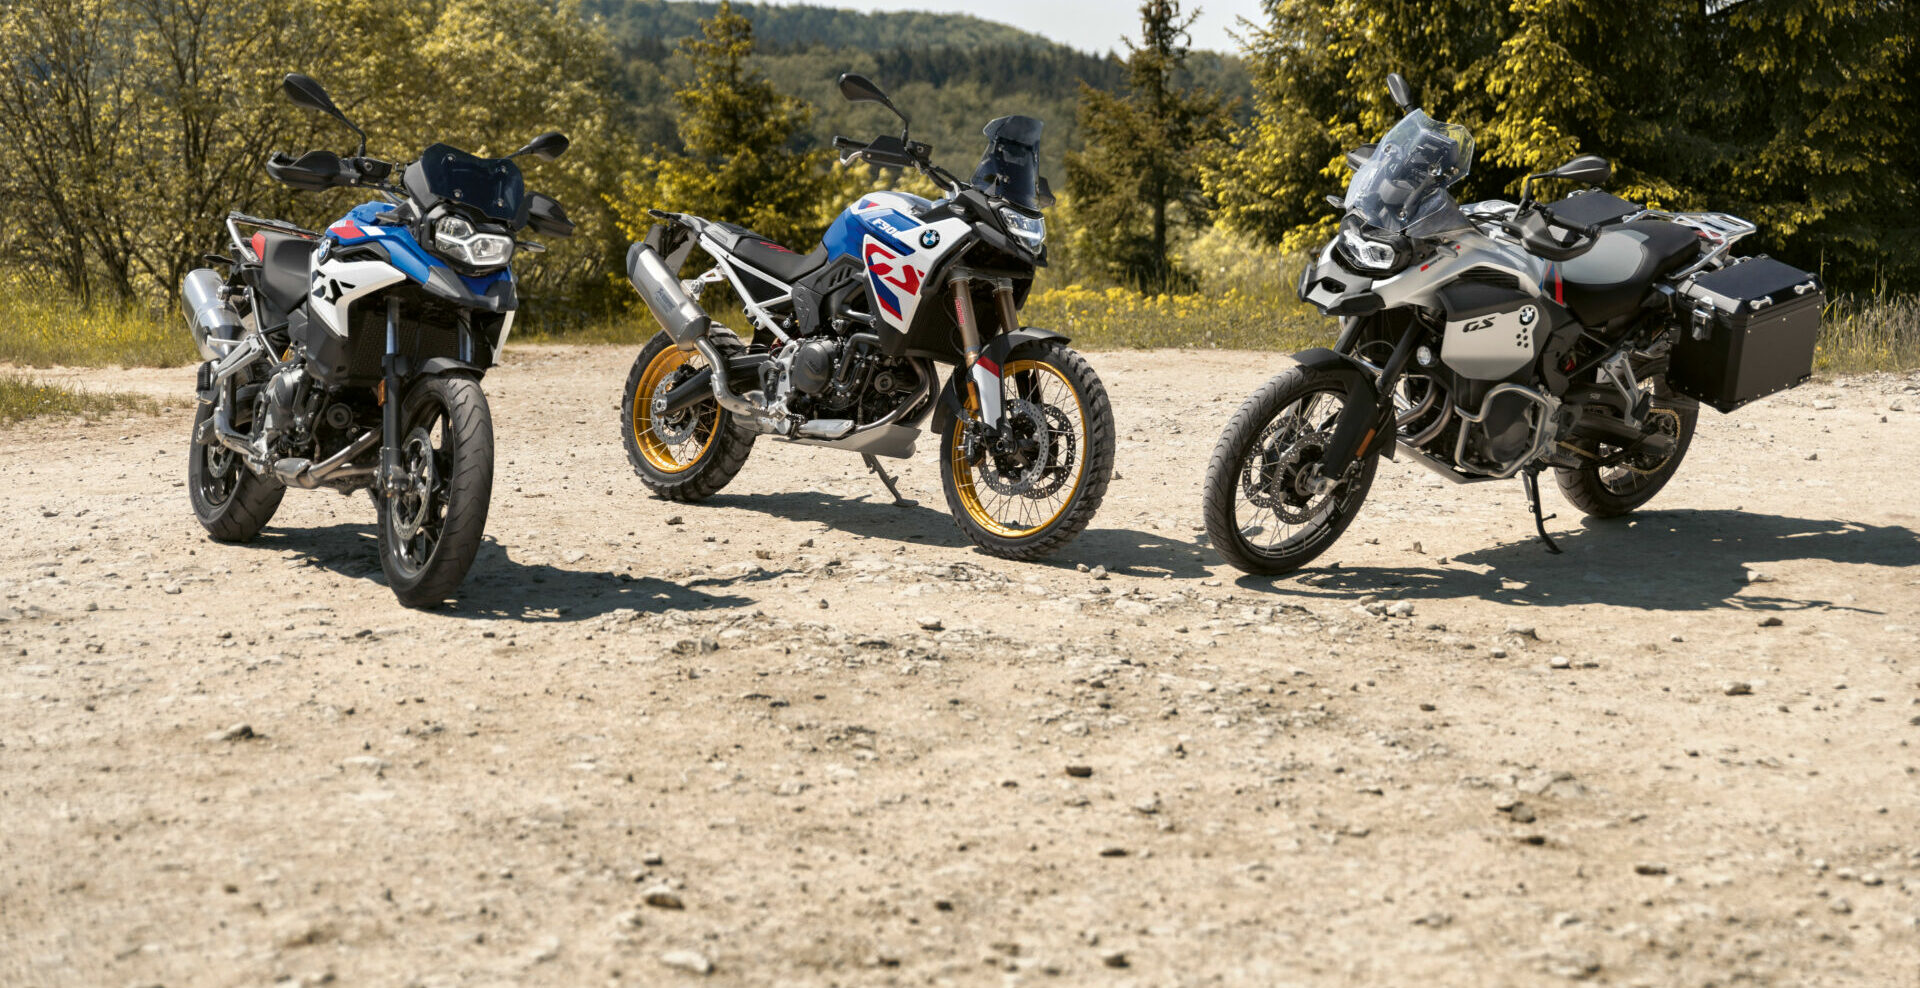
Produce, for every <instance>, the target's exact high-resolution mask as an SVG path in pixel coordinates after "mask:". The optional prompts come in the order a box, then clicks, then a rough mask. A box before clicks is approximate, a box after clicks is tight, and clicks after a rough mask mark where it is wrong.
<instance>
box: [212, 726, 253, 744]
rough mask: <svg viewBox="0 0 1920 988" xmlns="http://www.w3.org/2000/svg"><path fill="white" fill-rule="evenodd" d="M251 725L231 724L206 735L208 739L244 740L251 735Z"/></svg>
mask: <svg viewBox="0 0 1920 988" xmlns="http://www.w3.org/2000/svg"><path fill="white" fill-rule="evenodd" d="M253 736H254V733H253V725H251V724H233V725H230V726H227V727H223V728H221V729H219V730H217V731H215V732H213V733H212V734H209V735H207V740H208V741H245V740H246V739H248V738H250V737H253Z"/></svg>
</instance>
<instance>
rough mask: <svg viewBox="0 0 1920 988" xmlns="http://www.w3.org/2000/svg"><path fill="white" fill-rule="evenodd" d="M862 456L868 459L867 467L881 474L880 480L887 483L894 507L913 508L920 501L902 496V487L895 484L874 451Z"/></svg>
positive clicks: (861, 456) (861, 455)
mask: <svg viewBox="0 0 1920 988" xmlns="http://www.w3.org/2000/svg"><path fill="white" fill-rule="evenodd" d="M860 458H861V459H863V460H865V461H867V469H869V470H872V471H873V472H874V473H877V474H879V475H880V482H881V483H883V484H885V485H887V493H888V494H892V495H893V506H894V507H896V508H911V507H913V506H915V505H917V504H919V503H920V502H918V501H912V500H908V499H907V498H904V497H901V496H900V488H899V487H898V486H897V485H895V484H894V482H893V477H892V475H890V474H888V473H887V470H886V468H885V467H883V466H881V465H880V461H879V460H877V459H875V458H874V455H873V454H872V453H862V454H860Z"/></svg>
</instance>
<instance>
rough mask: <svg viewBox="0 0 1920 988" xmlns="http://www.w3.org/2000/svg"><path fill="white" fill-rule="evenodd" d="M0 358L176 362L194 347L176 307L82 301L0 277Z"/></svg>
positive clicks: (188, 358) (49, 362)
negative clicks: (160, 309) (162, 309)
mask: <svg viewBox="0 0 1920 988" xmlns="http://www.w3.org/2000/svg"><path fill="white" fill-rule="evenodd" d="M0 326H4V327H5V329H4V330H0V363H10V364H21V365H25V366H28V367H55V366H59V367H114V366H118V367H178V366H180V365H182V364H188V363H197V362H198V361H199V359H200V357H199V353H198V352H197V351H195V350H194V348H193V338H192V337H190V336H188V335H187V327H186V325H185V323H183V322H182V321H181V318H180V316H179V314H178V313H166V314H162V313H158V312H155V311H153V310H150V309H146V308H143V307H140V306H137V305H133V306H111V305H104V304H96V305H92V306H87V305H83V304H81V303H79V302H77V301H75V300H73V299H72V298H70V297H68V296H66V295H65V294H64V293H62V292H60V291H58V290H55V289H48V288H46V287H44V286H34V285H29V284H26V283H24V282H21V281H17V280H16V281H0Z"/></svg>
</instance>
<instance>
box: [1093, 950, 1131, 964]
mask: <svg viewBox="0 0 1920 988" xmlns="http://www.w3.org/2000/svg"><path fill="white" fill-rule="evenodd" d="M1100 963H1102V964H1105V965H1106V966H1108V967H1126V966H1127V964H1128V961H1127V955H1126V953H1125V952H1123V951H1119V950H1109V951H1106V952H1104V953H1102V954H1101V955H1100Z"/></svg>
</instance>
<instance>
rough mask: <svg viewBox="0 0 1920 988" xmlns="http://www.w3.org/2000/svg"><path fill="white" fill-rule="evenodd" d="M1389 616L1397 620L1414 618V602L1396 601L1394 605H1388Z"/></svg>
mask: <svg viewBox="0 0 1920 988" xmlns="http://www.w3.org/2000/svg"><path fill="white" fill-rule="evenodd" d="M1387 615H1388V616H1389V617H1397V618H1410V617H1412V616H1413V601H1411V600H1396V601H1394V602H1393V603H1391V604H1388V605H1387Z"/></svg>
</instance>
